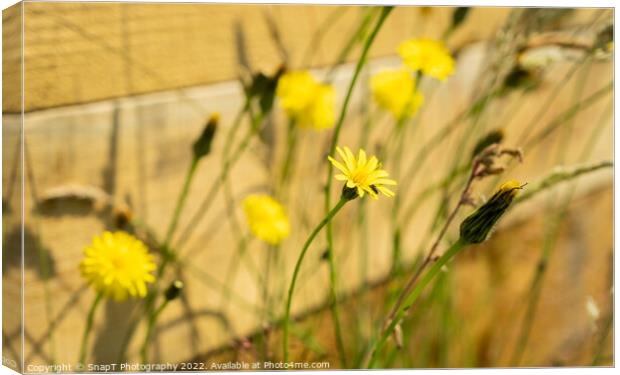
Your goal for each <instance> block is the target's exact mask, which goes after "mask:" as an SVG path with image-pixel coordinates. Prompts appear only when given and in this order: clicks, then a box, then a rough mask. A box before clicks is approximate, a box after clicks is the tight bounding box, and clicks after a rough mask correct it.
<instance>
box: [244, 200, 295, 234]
mask: <svg viewBox="0 0 620 375" xmlns="http://www.w3.org/2000/svg"><path fill="white" fill-rule="evenodd" d="M243 210H244V212H245V217H246V219H247V221H248V225H249V226H250V231H251V232H252V233H253V234H254V235H255V236H256V237H257V238H259V239H261V240H263V241H265V242H267V243H268V244H271V245H277V244H279V243H280V242H282V240H284V239H285V238H286V237H288V235H289V232H290V230H291V228H290V224H289V221H288V217H287V215H286V212H285V211H284V207H282V205H281V204H280V203H279V202H278V201H276V200H275V199H273V198H272V197H270V196H269V195H266V194H252V195H249V196H248V197H246V198H245V199H244V200H243Z"/></svg>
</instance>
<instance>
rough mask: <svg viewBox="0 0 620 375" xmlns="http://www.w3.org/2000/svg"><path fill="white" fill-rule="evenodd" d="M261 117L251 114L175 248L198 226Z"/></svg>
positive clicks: (246, 145) (251, 136)
mask: <svg viewBox="0 0 620 375" xmlns="http://www.w3.org/2000/svg"><path fill="white" fill-rule="evenodd" d="M263 118H264V115H263V114H259V115H257V116H253V118H252V126H251V128H250V129H249V130H248V132H247V133H246V135H245V136H244V137H243V139H242V141H241V143H240V144H239V145H237V148H236V149H235V150H234V152H233V154H232V155H231V156H230V157H229V158H228V159H227V160H226V161H225V162H224V165H223V166H222V170H221V171H220V173H219V175H218V177H217V178H216V179H215V181H214V182H213V184H212V185H211V188H210V189H209V191H208V192H207V194H206V195H205V198H204V200H203V201H202V202H201V203H200V205H199V207H198V209H197V210H196V213H195V214H194V216H192V218H191V220H190V221H189V223H188V225H187V227H185V230H184V231H183V232H182V233H181V235H180V237H179V240H178V241H177V243H176V245H175V247H176V248H179V249H180V248H181V247H183V245H184V244H185V242H186V241H187V240H188V239H189V237H190V236H191V235H192V233H193V232H194V230H195V229H196V227H198V224H199V223H200V221H201V220H202V218H203V217H204V215H205V214H206V213H207V212H208V211H209V208H210V207H211V205H212V204H213V202H214V201H215V197H216V195H217V193H218V191H219V189H220V188H221V187H222V185H223V184H222V182H223V181H224V180H225V179H226V178H227V177H228V174H229V173H230V170H231V169H232V167H233V166H234V165H235V164H236V163H237V161H239V158H240V157H241V155H242V154H243V152H244V151H245V150H246V149H247V148H248V146H249V145H250V141H251V140H252V138H253V137H254V135H255V134H256V133H257V132H258V130H259V127H260V124H262V122H263Z"/></svg>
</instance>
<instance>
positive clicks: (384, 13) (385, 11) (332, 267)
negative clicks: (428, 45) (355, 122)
mask: <svg viewBox="0 0 620 375" xmlns="http://www.w3.org/2000/svg"><path fill="white" fill-rule="evenodd" d="M392 9H393V7H391V6H388V7H383V8H381V14H380V15H379V19H378V20H377V23H376V24H375V27H374V29H373V30H372V32H371V33H370V35H368V38H367V39H366V41H365V43H364V46H363V48H362V53H361V56H360V58H359V60H358V61H357V65H356V66H355V71H354V73H353V77H352V78H351V82H350V83H349V87H348V89H347V93H346V96H345V99H344V103H343V105H342V109H341V111H340V116H339V117H338V121H337V122H336V126H335V129H334V135H333V138H332V142H331V145H330V148H329V155H334V152H335V150H336V145H337V144H338V139H339V136H340V130H341V129H342V125H343V123H344V119H345V117H346V114H347V109H348V108H349V103H350V101H351V96H352V93H353V88H354V87H355V83H356V82H357V79H358V77H359V75H360V72H361V70H362V67H363V66H364V64H365V63H366V59H367V56H368V51H369V50H370V46H371V45H372V42H373V41H374V40H375V37H376V36H377V34H378V33H379V30H381V26H382V25H383V23H384V22H385V20H386V19H387V17H388V15H389V14H390V12H391V11H392ZM333 170H334V167H333V165H332V164H331V163H328V166H327V183H326V187H325V206H324V207H325V212H328V211H329V208H330V207H331V199H330V196H331V195H330V192H331V187H332V174H333ZM326 224H327V251H328V260H329V281H330V285H329V286H330V287H329V289H330V293H329V294H330V307H331V311H332V319H333V322H334V330H335V334H336V342H337V344H338V345H337V347H338V353H339V355H340V361H341V364H342V366H343V368H346V367H347V366H346V358H345V351H344V343H343V341H342V333H341V330H340V319H338V307H337V296H336V282H337V281H336V278H337V274H338V273H337V270H336V262H335V259H334V244H333V242H334V241H333V233H332V226H331V223H330V222H329V221H328V222H327V223H326ZM287 354H288V353H287Z"/></svg>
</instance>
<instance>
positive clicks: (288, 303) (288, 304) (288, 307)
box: [282, 198, 348, 362]
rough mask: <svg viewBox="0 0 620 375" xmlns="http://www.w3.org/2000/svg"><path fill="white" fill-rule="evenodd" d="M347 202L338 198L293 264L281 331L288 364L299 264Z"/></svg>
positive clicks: (284, 354)
mask: <svg viewBox="0 0 620 375" xmlns="http://www.w3.org/2000/svg"><path fill="white" fill-rule="evenodd" d="M347 202H348V200H347V199H346V198H340V201H338V203H337V204H336V205H335V206H334V208H332V209H331V210H330V211H329V213H327V215H326V216H325V217H324V218H323V220H321V222H320V223H319V225H317V227H316V228H314V230H313V231H312V233H311V234H310V237H308V239H307V240H306V242H305V244H304V247H303V248H302V250H301V253H300V254H299V258H297V263H296V264H295V270H294V271H293V279H292V280H291V284H290V286H289V289H288V297H287V300H286V310H285V313H284V322H283V324H284V327H283V330H282V335H283V337H282V352H283V357H284V362H288V332H289V326H290V319H291V305H292V302H293V292H294V291H295V284H296V283H297V276H298V275H299V271H300V270H301V264H302V262H303V260H304V257H305V256H306V252H307V251H308V248H310V244H312V241H314V238H315V237H316V236H317V234H319V232H320V231H321V229H323V227H324V226H325V225H326V224H327V223H329V222H331V220H332V218H333V217H334V216H335V215H336V213H338V211H340V209H341V208H342V207H343V206H344V205H345V204H346V203H347Z"/></svg>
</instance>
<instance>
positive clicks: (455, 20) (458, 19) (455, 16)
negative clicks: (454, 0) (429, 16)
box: [451, 7, 471, 30]
mask: <svg viewBox="0 0 620 375" xmlns="http://www.w3.org/2000/svg"><path fill="white" fill-rule="evenodd" d="M470 10H471V8H470V7H458V8H456V9H455V10H454V12H453V13H452V26H451V28H452V30H454V29H456V28H457V27H459V26H460V25H461V24H462V23H463V22H464V21H465V19H466V18H467V15H468V14H469V11H470Z"/></svg>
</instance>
